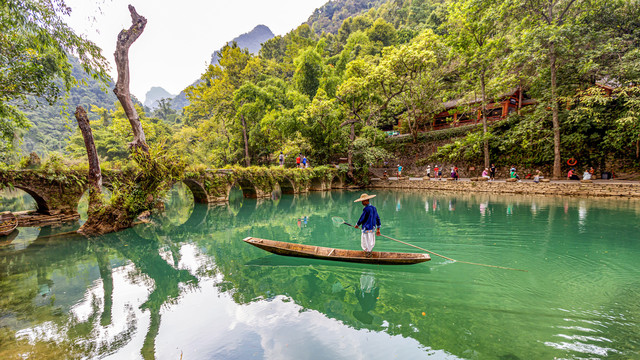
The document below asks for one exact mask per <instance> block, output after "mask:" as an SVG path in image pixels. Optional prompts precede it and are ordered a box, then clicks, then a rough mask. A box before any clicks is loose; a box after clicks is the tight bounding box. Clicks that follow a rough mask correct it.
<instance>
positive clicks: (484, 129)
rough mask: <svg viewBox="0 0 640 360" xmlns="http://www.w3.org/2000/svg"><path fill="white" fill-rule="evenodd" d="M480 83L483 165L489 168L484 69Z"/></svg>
mask: <svg viewBox="0 0 640 360" xmlns="http://www.w3.org/2000/svg"><path fill="white" fill-rule="evenodd" d="M480 85H481V86H482V135H483V136H484V167H485V168H489V165H490V164H489V161H490V159H489V139H487V138H486V136H487V130H488V129H487V94H486V92H485V85H486V84H485V80H484V71H482V74H481V75H480Z"/></svg>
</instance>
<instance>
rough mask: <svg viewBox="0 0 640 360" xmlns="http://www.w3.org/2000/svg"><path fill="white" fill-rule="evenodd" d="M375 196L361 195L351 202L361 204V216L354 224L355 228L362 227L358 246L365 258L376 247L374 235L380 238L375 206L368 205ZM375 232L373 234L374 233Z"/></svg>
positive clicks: (378, 220)
mask: <svg viewBox="0 0 640 360" xmlns="http://www.w3.org/2000/svg"><path fill="white" fill-rule="evenodd" d="M374 197H376V196H375V195H368V194H362V195H360V197H359V198H358V199H356V200H354V201H353V202H362V205H363V206H364V208H363V209H362V215H360V219H359V220H358V222H357V223H356V226H355V228H356V229H358V228H359V227H362V235H361V237H360V246H361V247H362V250H363V251H364V252H365V253H366V256H367V257H370V256H371V251H372V250H373V247H374V246H375V245H376V235H377V236H380V216H378V210H377V209H376V207H375V206H373V205H371V204H370V203H369V199H373V198H374ZM374 230H375V232H374Z"/></svg>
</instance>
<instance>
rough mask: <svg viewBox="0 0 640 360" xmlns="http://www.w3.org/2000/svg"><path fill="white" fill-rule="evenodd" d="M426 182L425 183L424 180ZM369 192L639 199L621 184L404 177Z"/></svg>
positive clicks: (637, 191) (634, 189)
mask: <svg viewBox="0 0 640 360" xmlns="http://www.w3.org/2000/svg"><path fill="white" fill-rule="evenodd" d="M425 179H426V180H425ZM369 187H370V188H379V189H424V190H432V191H452V192H478V193H493V194H525V195H562V196H579V197H617V198H629V199H640V182H638V181H622V180H594V181H592V182H590V183H585V182H580V181H566V180H558V181H553V180H552V181H550V182H541V183H534V182H533V181H531V180H523V181H520V182H507V181H505V180H496V181H471V180H470V179H460V180H458V181H452V180H447V179H442V180H435V179H430V180H429V179H428V178H409V177H403V178H401V179H400V180H395V178H390V179H387V180H382V179H380V180H377V179H372V181H371V184H370V185H369Z"/></svg>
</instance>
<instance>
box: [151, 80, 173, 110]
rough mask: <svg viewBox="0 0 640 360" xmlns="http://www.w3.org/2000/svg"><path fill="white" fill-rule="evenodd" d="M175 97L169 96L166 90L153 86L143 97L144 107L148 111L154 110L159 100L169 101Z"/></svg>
mask: <svg viewBox="0 0 640 360" xmlns="http://www.w3.org/2000/svg"><path fill="white" fill-rule="evenodd" d="M174 96H175V95H172V94H170V93H169V92H168V91H167V90H165V89H163V88H161V87H159V86H154V87H152V88H151V89H150V90H149V91H147V94H146V95H145V100H144V106H147V107H148V108H150V109H152V110H153V109H155V108H156V106H157V105H158V100H160V99H170V98H173V97H174Z"/></svg>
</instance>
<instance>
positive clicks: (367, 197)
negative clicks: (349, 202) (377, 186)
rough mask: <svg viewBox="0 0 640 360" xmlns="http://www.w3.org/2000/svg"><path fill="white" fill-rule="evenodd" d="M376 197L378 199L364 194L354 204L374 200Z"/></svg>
mask: <svg viewBox="0 0 640 360" xmlns="http://www.w3.org/2000/svg"><path fill="white" fill-rule="evenodd" d="M374 197H376V196H375V195H367V194H362V195H360V198H359V199H356V200H354V201H353V202H358V201H365V200H369V199H373V198H374Z"/></svg>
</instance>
